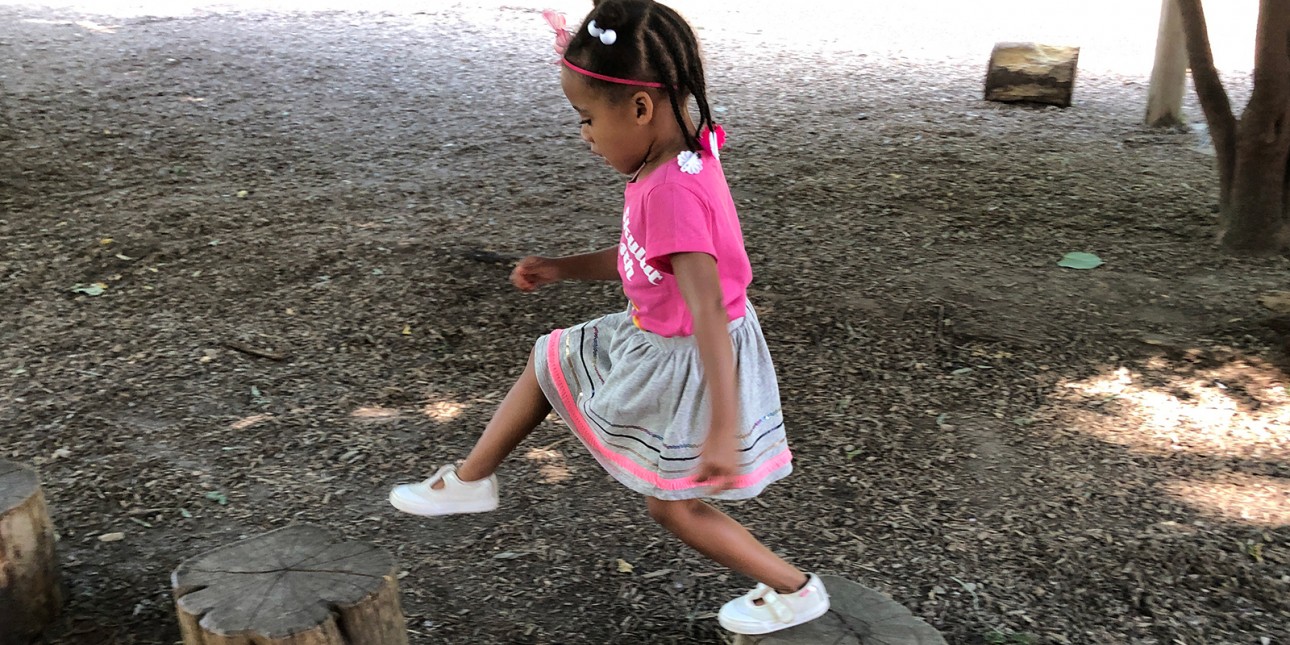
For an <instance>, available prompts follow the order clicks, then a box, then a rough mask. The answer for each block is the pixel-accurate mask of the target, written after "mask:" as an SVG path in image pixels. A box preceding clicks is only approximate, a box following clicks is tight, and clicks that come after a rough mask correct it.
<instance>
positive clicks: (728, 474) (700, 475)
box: [695, 427, 739, 493]
mask: <svg viewBox="0 0 1290 645" xmlns="http://www.w3.org/2000/svg"><path fill="white" fill-rule="evenodd" d="M738 470H739V447H738V446H737V445H736V444H735V433H734V429H733V428H718V427H713V428H712V429H711V430H710V431H709V433H708V439H707V440H706V441H704V442H703V453H702V454H701V455H700V456H699V469H698V472H696V473H695V479H696V480H698V481H699V482H700V483H704V484H707V485H708V486H709V487H710V488H711V489H712V491H713V492H714V493H719V492H721V491H724V490H729V489H730V488H732V487H733V486H734V477H735V474H736V473H737V472H738Z"/></svg>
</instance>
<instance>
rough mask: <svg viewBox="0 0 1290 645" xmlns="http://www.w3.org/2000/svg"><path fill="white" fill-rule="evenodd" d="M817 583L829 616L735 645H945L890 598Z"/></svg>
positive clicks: (844, 584)
mask: <svg viewBox="0 0 1290 645" xmlns="http://www.w3.org/2000/svg"><path fill="white" fill-rule="evenodd" d="M820 580H822V581H823V582H824V588H825V589H828V590H829V600H830V604H831V606H830V607H829V613H827V614H825V615H823V616H821V617H819V618H817V619H815V620H813V621H811V622H809V623H805V624H802V625H798V626H797V627H790V628H788V629H785V630H782V631H778V632H771V633H769V634H764V635H762V636H744V635H739V636H736V637H735V640H734V645H819V644H820V643H831V644H833V643H835V644H836V645H945V638H944V637H943V636H941V633H940V632H938V631H936V629H935V628H934V627H932V626H931V625H928V624H927V623H925V622H923V621H922V620H921V619H919V618H916V617H914V615H913V614H911V613H909V610H908V609H905V607H904V606H903V605H901V604H900V603H898V602H896V601H895V600H892V598H891V596H888V595H887V594H884V593H882V592H880V591H875V590H873V589H870V588H868V587H865V586H863V585H859V584H856V583H854V582H851V581H850V580H847V579H846V578H839V577H837V576H820Z"/></svg>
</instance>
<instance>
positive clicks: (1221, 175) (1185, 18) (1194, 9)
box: [1175, 0, 1236, 210]
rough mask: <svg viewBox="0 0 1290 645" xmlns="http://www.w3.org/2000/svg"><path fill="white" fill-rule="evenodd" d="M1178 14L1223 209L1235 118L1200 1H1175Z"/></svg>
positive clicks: (1229, 179) (1232, 158) (1228, 189)
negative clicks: (1206, 125)
mask: <svg viewBox="0 0 1290 645" xmlns="http://www.w3.org/2000/svg"><path fill="white" fill-rule="evenodd" d="M1175 2H1177V3H1178V16H1179V17H1180V18H1182V25H1183V32H1184V33H1185V34H1187V61H1188V63H1189V64H1190V65H1191V78H1192V83H1193V84H1194V85H1195V86H1196V98H1197V99H1199V100H1200V107H1201V110H1203V111H1204V112H1205V121H1206V122H1207V123H1209V135H1210V138H1211V139H1213V141H1214V151H1215V153H1216V154H1217V157H1218V186H1219V189H1218V203H1219V207H1220V208H1222V209H1223V210H1226V209H1227V204H1228V202H1229V200H1230V196H1231V192H1232V167H1233V166H1235V165H1236V160H1235V156H1236V117H1234V116H1233V115H1232V103H1231V102H1230V101H1229V100H1228V98H1227V90H1225V89H1223V81H1222V80H1221V79H1219V77H1218V69H1216V68H1215V67H1214V55H1213V53H1212V52H1211V50H1210V46H1209V28H1208V27H1206V25H1205V10H1204V9H1203V8H1202V7H1201V4H1200V0H1175Z"/></svg>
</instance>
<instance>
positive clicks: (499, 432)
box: [435, 354, 551, 488]
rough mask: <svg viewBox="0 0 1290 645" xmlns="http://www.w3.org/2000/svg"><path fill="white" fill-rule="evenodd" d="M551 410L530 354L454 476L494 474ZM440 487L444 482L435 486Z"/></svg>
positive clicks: (473, 478) (473, 477) (466, 477)
mask: <svg viewBox="0 0 1290 645" xmlns="http://www.w3.org/2000/svg"><path fill="white" fill-rule="evenodd" d="M550 412H551V404H550V403H549V402H548V401H547V400H546V395H544V394H542V388H541V387H539V386H538V381H537V375H536V373H535V372H534V369H533V355H532V354H529V363H528V365H527V366H525V368H524V373H523V374H520V378H519V379H518V380H516V381H515V385H513V386H511V391H510V392H507V393H506V398H505V399H503V400H502V404H501V405H499V406H497V411H496V412H494V413H493V418H492V419H491V420H490V421H489V422H488V425H487V426H485V427H484V434H482V435H480V437H479V440H478V441H476V442H475V447H474V448H473V449H471V451H470V455H469V456H467V457H466V461H465V462H463V463H462V464H461V466H459V467H458V468H457V476H458V477H460V478H461V479H462V481H476V480H479V479H484V478H485V477H488V476H489V475H491V474H493V472H494V471H496V470H497V467H498V466H499V465H500V464H501V463H502V460H503V459H506V456H507V455H509V454H511V452H512V451H514V450H515V447H516V446H518V445H519V444H520V442H521V441H523V440H524V438H525V437H527V436H529V433H531V432H533V429H534V428H536V427H537V425H538V424H539V423H542V420H543V419H545V418H546V415H547V414H549V413H550ZM435 487H436V488H442V487H443V482H442V481H441V482H439V483H438V484H436V486H435Z"/></svg>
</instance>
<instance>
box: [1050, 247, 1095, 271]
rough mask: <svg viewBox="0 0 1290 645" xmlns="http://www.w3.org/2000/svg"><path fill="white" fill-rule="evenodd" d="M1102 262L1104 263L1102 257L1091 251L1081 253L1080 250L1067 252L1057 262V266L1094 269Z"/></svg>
mask: <svg viewBox="0 0 1290 645" xmlns="http://www.w3.org/2000/svg"><path fill="white" fill-rule="evenodd" d="M1103 264H1106V263H1105V262H1103V261H1102V258H1099V257H1097V256H1096V255H1094V254H1092V253H1082V252H1080V251H1075V252H1072V253H1067V254H1066V255H1065V256H1063V257H1062V259H1061V260H1060V261H1058V262H1057V266H1059V267H1066V268H1067V269H1096V268H1098V267H1100V266H1102V265H1103Z"/></svg>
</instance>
